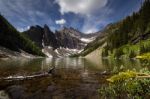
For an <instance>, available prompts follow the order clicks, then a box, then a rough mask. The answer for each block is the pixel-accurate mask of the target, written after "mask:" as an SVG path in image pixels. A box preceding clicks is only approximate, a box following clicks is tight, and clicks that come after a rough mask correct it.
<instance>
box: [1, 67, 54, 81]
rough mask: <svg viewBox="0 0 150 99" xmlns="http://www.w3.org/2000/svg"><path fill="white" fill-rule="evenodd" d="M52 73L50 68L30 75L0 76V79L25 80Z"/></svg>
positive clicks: (52, 70) (52, 69)
mask: <svg viewBox="0 0 150 99" xmlns="http://www.w3.org/2000/svg"><path fill="white" fill-rule="evenodd" d="M53 73H54V68H51V69H50V70H49V71H47V72H43V73H39V74H35V75H30V76H9V77H5V78H0V80H8V81H14V80H27V79H33V78H37V77H47V76H49V75H51V74H53Z"/></svg>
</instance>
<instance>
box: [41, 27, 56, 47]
mask: <svg viewBox="0 0 150 99" xmlns="http://www.w3.org/2000/svg"><path fill="white" fill-rule="evenodd" d="M43 41H44V44H45V46H52V47H53V48H54V49H56V48H58V47H59V44H58V41H57V39H56V36H55V34H54V33H53V32H52V31H51V30H50V29H49V27H48V26H47V25H45V26H44V35H43Z"/></svg>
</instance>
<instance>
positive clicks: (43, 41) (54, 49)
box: [24, 25, 97, 56]
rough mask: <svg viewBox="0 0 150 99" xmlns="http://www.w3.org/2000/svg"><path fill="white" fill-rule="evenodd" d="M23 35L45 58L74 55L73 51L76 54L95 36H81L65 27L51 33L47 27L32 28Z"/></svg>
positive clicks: (81, 34)
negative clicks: (39, 49) (44, 54)
mask: <svg viewBox="0 0 150 99" xmlns="http://www.w3.org/2000/svg"><path fill="white" fill-rule="evenodd" d="M24 34H25V35H26V36H27V37H29V38H30V39H31V40H32V41H33V42H34V43H35V44H36V45H37V46H39V47H40V48H41V49H42V51H43V52H44V53H46V54H47V56H51V55H52V56H57V54H59V55H60V54H61V55H65V54H63V53H66V52H67V53H66V54H68V53H69V54H71V53H72V52H73V53H74V49H76V52H78V51H79V50H82V49H84V47H85V46H86V45H87V43H89V42H90V41H92V39H93V38H94V37H95V36H97V34H92V35H91V34H83V33H81V32H79V31H77V30H75V29H73V28H66V27H64V28H63V29H62V30H60V31H56V32H55V33H53V32H52V31H51V30H50V29H49V27H48V26H47V25H44V27H40V26H32V27H31V28H30V29H29V30H27V31H25V32H24ZM91 38H92V39H91ZM89 39H90V40H89ZM65 49H66V51H65ZM68 49H72V50H68ZM70 51H71V53H70Z"/></svg>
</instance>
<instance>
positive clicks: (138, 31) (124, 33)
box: [107, 0, 150, 57]
mask: <svg viewBox="0 0 150 99" xmlns="http://www.w3.org/2000/svg"><path fill="white" fill-rule="evenodd" d="M113 30H114V31H109V35H108V36H107V45H108V48H109V50H110V51H112V50H113V49H116V50H117V53H116V56H119V55H120V54H122V52H121V51H120V50H119V49H120V48H121V47H122V46H124V45H126V44H137V43H138V42H140V41H141V40H146V39H148V38H149V37H150V0H145V1H144V3H143V5H142V7H141V9H140V10H139V12H137V13H133V14H132V15H131V16H128V17H127V18H125V19H124V20H122V21H121V22H118V24H117V25H116V26H115V27H113ZM140 49H141V50H140V53H144V52H149V51H150V48H149V44H147V45H143V44H142V46H141V48H140ZM135 54H136V53H135V52H134V51H133V50H132V51H130V53H129V57H133V56H135Z"/></svg>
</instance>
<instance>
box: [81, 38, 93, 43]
mask: <svg viewBox="0 0 150 99" xmlns="http://www.w3.org/2000/svg"><path fill="white" fill-rule="evenodd" d="M94 39H95V37H91V38H81V39H80V40H81V41H82V42H85V43H90V42H92V41H93V40H94Z"/></svg>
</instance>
